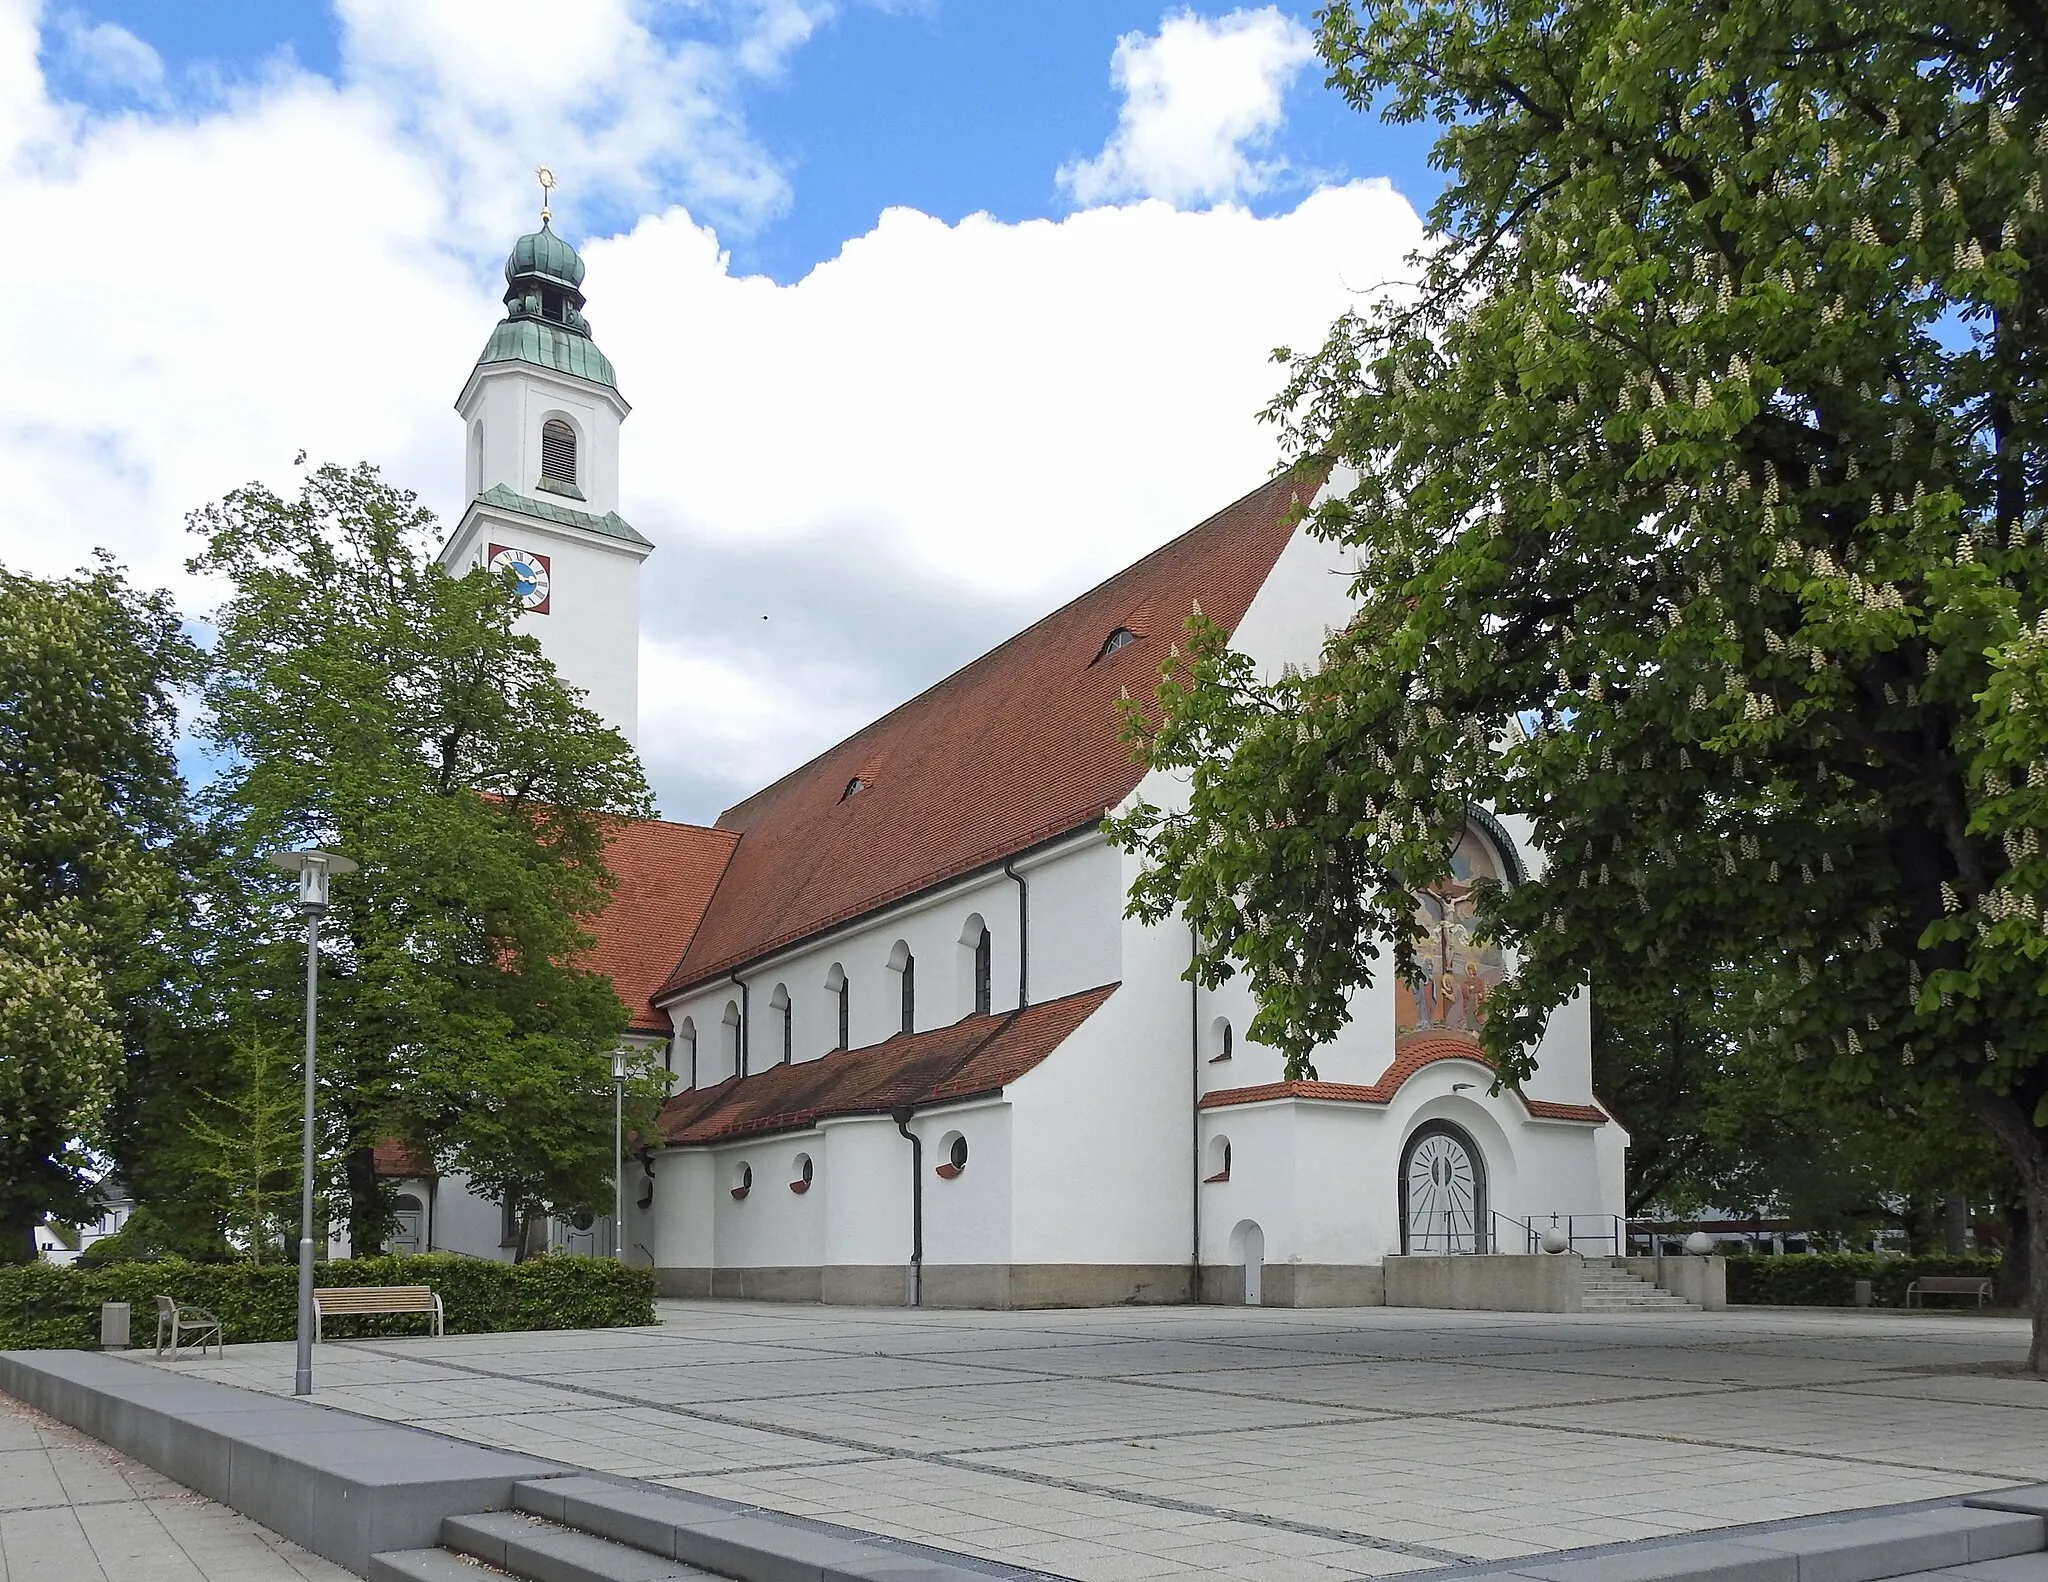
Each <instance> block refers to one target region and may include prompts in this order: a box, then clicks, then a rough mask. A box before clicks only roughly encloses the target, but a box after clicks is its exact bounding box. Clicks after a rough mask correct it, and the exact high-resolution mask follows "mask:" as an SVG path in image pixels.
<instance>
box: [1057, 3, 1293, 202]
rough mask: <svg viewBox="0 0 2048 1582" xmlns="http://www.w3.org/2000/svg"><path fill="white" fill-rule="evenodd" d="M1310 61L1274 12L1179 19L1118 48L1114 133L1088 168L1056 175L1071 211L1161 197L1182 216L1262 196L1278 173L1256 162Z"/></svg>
mask: <svg viewBox="0 0 2048 1582" xmlns="http://www.w3.org/2000/svg"><path fill="white" fill-rule="evenodd" d="M1314 58H1315V39H1314V36H1313V35H1312V34H1311V33H1310V32H1309V31H1308V29H1306V28H1304V27H1303V26H1302V25H1301V24H1300V23H1299V22H1296V21H1295V20H1294V19H1293V18H1292V17H1289V16H1286V15H1283V14H1282V13H1281V12H1280V11H1279V10H1278V9H1277V8H1276V7H1273V6H1262V7H1260V8H1259V9H1258V10H1255V11H1254V10H1241V11H1233V12H1231V13H1230V14H1229V15H1228V16H1223V17H1217V18H1214V19H1211V18H1207V17H1202V16H1198V15H1196V14H1195V13H1194V12H1192V11H1181V12H1177V13H1173V14H1170V15H1168V16H1167V17H1166V18H1165V20H1164V21H1162V22H1161V23H1160V25H1159V32H1158V33H1157V34H1156V35H1151V36H1147V35H1146V34H1143V33H1126V34H1125V35H1124V36H1123V37H1122V38H1121V39H1119V40H1118V41H1117V46H1116V54H1115V56H1114V57H1113V59H1112V60H1111V62H1110V78H1111V80H1112V81H1113V82H1114V83H1115V84H1116V85H1117V87H1119V88H1120V89H1122V90H1123V94H1124V104H1123V110H1122V113H1121V114H1120V115H1119V117H1118V119H1117V127H1116V131H1115V132H1114V133H1113V134H1111V136H1110V139H1109V141H1108V143H1107V144H1106V145H1104V147H1103V150H1102V152H1101V153H1099V154H1097V155H1096V156H1095V157H1094V158H1093V159H1087V160H1082V161H1079V162H1078V163H1075V164H1071V165H1065V166H1062V167H1061V169H1060V172H1059V182H1060V185H1061V187H1063V188H1064V189H1065V190H1066V191H1067V192H1069V193H1071V194H1072V195H1073V197H1074V199H1075V201H1076V202H1078V203H1083V204H1089V203H1101V202H1105V201H1112V200H1116V199H1121V198H1162V199H1164V200H1165V201H1166V202H1168V203H1171V204H1175V205H1177V206H1181V207H1186V206H1189V205H1194V204H1204V203H1219V202H1226V201H1228V200H1231V199H1235V198H1243V197H1247V196H1250V195H1251V194H1253V193H1257V192H1263V191H1264V190H1266V188H1267V187H1268V186H1270V185H1271V184H1272V182H1273V179H1274V178H1275V176H1276V175H1277V174H1278V173H1279V170H1280V167H1279V166H1278V165H1277V164H1276V163H1275V162H1273V161H1270V160H1262V159H1261V158H1260V157H1259V155H1260V154H1261V153H1262V152H1263V151H1264V150H1265V149H1266V148H1267V147H1268V146H1269V145H1270V143H1271V141H1272V138H1273V135H1274V134H1275V133H1276V132H1278V131H1279V130H1280V127H1281V126H1282V124H1283V123H1284V121H1285V119H1286V106H1285V99H1286V94H1287V89H1288V87H1289V86H1290V85H1291V84H1292V83H1293V82H1294V79H1295V78H1296V76H1298V75H1299V74H1300V72H1301V69H1302V67H1304V66H1305V65H1307V64H1308V63H1309V61H1311V60H1312V59H1314Z"/></svg>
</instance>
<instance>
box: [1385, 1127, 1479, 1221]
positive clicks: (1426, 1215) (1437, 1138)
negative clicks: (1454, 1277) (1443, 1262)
mask: <svg viewBox="0 0 2048 1582" xmlns="http://www.w3.org/2000/svg"><path fill="white" fill-rule="evenodd" d="M1400 1189H1401V1250H1402V1251H1403V1252H1408V1253H1427V1252H1434V1253H1461V1252H1484V1251H1486V1225H1487V1212H1486V1162H1485V1160H1484V1159H1483V1158H1482V1156H1481V1155H1480V1152H1479V1147H1478V1145H1477V1144H1476V1143H1474V1142H1473V1141H1472V1139H1471V1137H1470V1136H1469V1135H1468V1134H1467V1133H1466V1132H1465V1131H1463V1130H1462V1129H1461V1128H1459V1127H1456V1126H1453V1125H1451V1124H1450V1122H1448V1121H1430V1122H1427V1123H1426V1124H1424V1125H1422V1126H1418V1127H1417V1128H1416V1129H1415V1134H1414V1135H1413V1136H1412V1137H1410V1138H1409V1139H1408V1146H1407V1148H1405V1149H1404V1150H1403V1151H1402V1154H1401V1180H1400Z"/></svg>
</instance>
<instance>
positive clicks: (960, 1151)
mask: <svg viewBox="0 0 2048 1582" xmlns="http://www.w3.org/2000/svg"><path fill="white" fill-rule="evenodd" d="M939 1154H940V1156H941V1158H942V1159H943V1160H944V1163H942V1164H941V1165H940V1166H939V1168H938V1171H937V1174H938V1177H939V1179H940V1180H942V1181H951V1180H952V1179H954V1177H956V1176H958V1175H959V1174H960V1172H961V1171H963V1170H965V1169H966V1168H967V1139H966V1138H965V1137H962V1136H961V1135H960V1134H959V1133H958V1132H948V1133H946V1135H945V1136H944V1137H941V1138H940V1139H939Z"/></svg>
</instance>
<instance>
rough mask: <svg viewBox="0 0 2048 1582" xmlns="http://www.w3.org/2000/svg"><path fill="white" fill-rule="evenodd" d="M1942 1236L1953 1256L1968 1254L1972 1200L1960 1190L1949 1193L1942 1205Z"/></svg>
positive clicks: (1946, 1249) (1948, 1251)
mask: <svg viewBox="0 0 2048 1582" xmlns="http://www.w3.org/2000/svg"><path fill="white" fill-rule="evenodd" d="M1941 1236H1942V1241H1943V1243H1944V1244H1945V1246H1944V1250H1945V1251H1946V1252H1947V1253H1948V1255H1949V1256H1950V1257H1951V1258H1961V1257H1964V1256H1966V1255H1967V1254H1968V1253H1969V1250H1970V1200H1969V1199H1968V1198H1966V1197H1964V1196H1963V1194H1962V1193H1960V1192H1951V1193H1949V1195H1948V1197H1947V1199H1946V1200H1945V1201H1944V1202H1943V1203H1942V1205H1941Z"/></svg>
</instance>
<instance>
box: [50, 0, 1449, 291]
mask: <svg viewBox="0 0 2048 1582" xmlns="http://www.w3.org/2000/svg"><path fill="white" fill-rule="evenodd" d="M1179 9H1183V8H1182V7H1177V6H1167V5H1161V4H1159V3H1156V0H1142V3H1139V0H922V3H911V4H903V5H877V4H866V3H854V4H851V5H848V6H846V7H844V8H840V9H837V10H835V11H834V12H833V13H832V14H831V15H830V16H829V18H827V19H826V20H824V21H823V22H822V24H821V25H820V26H819V27H818V28H817V31H816V32H815V33H814V34H813V35H812V36H811V37H810V38H809V39H808V40H807V41H806V42H805V43H804V44H803V46H802V47H801V48H800V49H798V50H795V51H793V52H792V53H791V54H790V56H789V58H788V60H787V61H786V63H785V64H784V65H783V66H782V68H781V69H780V71H778V72H777V73H775V74H774V75H772V76H771V77H769V78H767V79H766V80H760V81H755V82H752V83H750V84H748V85H747V86H746V88H745V89H744V90H743V92H742V94H741V99H742V104H743V108H744V112H745V116H746V120H747V123H748V128H749V130H750V132H751V133H752V135H753V136H754V138H755V139H756V140H757V141H758V142H759V143H760V144H761V145H762V146H763V147H764V148H765V149H766V150H767V151H768V153H769V154H770V155H772V156H773V158H774V159H775V160H776V162H777V163H778V164H779V165H780V166H781V167H782V168H783V170H784V171H785V173H786V175H787V177H788V180H789V183H790V187H791V189H792V190H791V194H790V198H789V201H788V203H787V205H786V206H785V207H784V208H783V209H782V210H781V212H779V213H777V214H775V215H774V216H773V217H771V218H768V219H766V220H765V221H764V222H762V223H760V224H759V225H757V226H751V225H750V226H730V227H728V228H726V229H725V230H724V231H723V232H722V235H721V239H722V240H723V241H724V242H725V243H726V245H727V246H729V247H730V248H731V250H732V255H733V265H734V268H735V269H736V270H739V271H742V272H747V273H761V274H767V275H770V276H772V277H773V278H775V279H776V280H778V281H782V282H788V281H791V280H794V279H797V278H799V277H801V276H802V275H803V274H805V273H806V272H807V271H808V270H810V269H811V268H812V267H813V266H814V265H816V264H818V263H820V262H823V261H824V260H826V259H829V258H831V257H832V256H833V255H834V254H836V253H837V252H838V251H839V249H840V247H841V245H842V244H843V243H844V242H846V241H847V240H848V239H849V238H852V237H856V236H859V235H861V234H863V233H864V232H866V231H867V230H868V229H869V228H870V227H872V226H873V224H874V223H875V220H876V217H877V216H878V215H879V214H880V213H881V211H882V210H883V209H884V208H887V207H890V206H892V205H907V206H909V207H911V208H915V209H918V210H920V211H922V212H923V213H926V214H930V215H933V216H935V217H937V218H940V219H944V220H949V221H957V220H960V219H963V218H965V217H966V216H967V215H969V214H973V213H976V212H979V211H986V212H988V213H990V214H993V215H994V216H995V217H997V218H998V219H1003V220H1011V221H1015V220H1023V219H1027V218H1032V217H1038V216H1049V215H1058V214H1061V213H1064V212H1066V211H1067V210H1068V209H1070V208H1071V207H1072V203H1071V200H1070V199H1069V198H1068V197H1067V196H1066V195H1063V194H1062V193H1061V191H1060V190H1059V188H1058V186H1057V184H1056V182H1055V180H1054V175H1053V173H1054V172H1055V171H1057V170H1058V169H1059V167H1060V166H1061V165H1063V164H1065V163H1068V162H1070V161H1073V160H1076V159H1081V158H1085V157H1087V156H1088V155H1089V154H1091V153H1093V152H1094V151H1095V150H1096V149H1099V148H1100V147H1101V146H1102V144H1103V142H1104V140H1105V139H1106V138H1107V137H1108V135H1109V134H1110V133H1111V131H1112V130H1113V129H1114V127H1115V125H1116V121H1117V113H1118V109H1119V105H1120V102H1121V96H1120V94H1119V93H1118V91H1117V90H1116V88H1115V87H1114V86H1113V85H1112V83H1111V80H1110V73H1109V61H1110V57H1111V53H1112V51H1113V50H1114V48H1115V46H1116V42H1117V40H1118V39H1119V38H1120V37H1121V36H1123V35H1125V34H1128V33H1144V32H1147V31H1150V30H1155V29H1157V28H1158V26H1159V24H1160V21H1161V18H1162V17H1163V16H1165V15H1167V14H1168V13H1169V12H1172V11H1175V10H1179ZM1220 9H1221V8H1211V10H1212V11H1214V10H1220ZM1279 9H1280V10H1281V11H1282V12H1284V13H1286V14H1288V15H1291V16H1293V17H1295V18H1296V19H1297V20H1299V21H1300V22H1301V23H1302V24H1303V25H1304V26H1313V18H1312V16H1311V8H1310V7H1308V6H1303V5H1282V6H1280V7H1279ZM66 10H67V12H68V14H70V15H72V16H75V17H77V18H79V19H81V20H82V21H83V22H85V23H87V24H91V23H100V22H108V23H113V24H115V25H117V26H119V27H122V28H125V29H127V30H128V31H129V32H131V33H133V34H134V35H135V36H136V37H138V38H140V39H141V40H143V41H144V42H145V43H147V44H149V45H150V46H151V47H153V48H154V49H155V50H156V51H157V53H158V54H159V55H160V56H161V57H162V59H163V63H164V66H165V69H166V81H167V83H168V84H169V86H170V89H171V91H172V92H173V93H174V94H177V95H181V96H185V97H190V96H193V95H204V94H208V93H211V92H213V91H215V90H216V89H217V87H218V85H219V84H220V83H222V82H225V83H228V84H233V83H238V82H245V81H248V80H251V79H254V78H257V77H260V76H261V74H262V73H263V72H264V71H266V70H267V69H269V68H270V67H271V66H272V65H273V64H274V63H275V62H276V60H277V59H278V58H279V57H280V56H281V55H283V56H288V58H289V59H291V60H292V61H294V62H295V63H296V64H298V65H299V66H301V67H303V68H305V69H307V70H309V71H313V72H317V73H320V74H321V75H323V76H329V77H338V76H339V75H340V74H341V72H342V69H343V63H342V58H341V28H340V24H339V22H338V21H337V18H336V15H335V12H334V10H333V8H332V7H330V6H328V5H325V4H315V3H310V0H87V3H83V4H76V5H72V6H69V7H67V8H66ZM683 20H685V19H684V18H683V17H680V16H678V15H674V14H668V15H657V17H656V19H655V21H654V31H656V32H657V33H659V34H661V35H662V36H664V37H667V38H671V39H681V38H685V37H688V36H690V30H689V29H686V28H683V27H681V26H680V25H679V24H680V22H682V21H683ZM712 36H715V34H714V35H712ZM45 65H46V69H48V70H49V72H50V75H51V79H52V81H53V84H60V85H61V86H62V87H63V88H64V89H65V91H66V92H67V93H68V94H69V95H71V96H73V97H75V98H77V99H78V100H80V101H81V102H84V103H88V104H95V105H98V106H100V107H103V108H117V107H119V106H120V105H121V104H122V103H123V102H124V100H125V99H126V98H127V97H128V96H126V95H124V94H122V93H121V92H119V91H110V90H109V88H108V87H107V85H106V84H105V83H104V81H100V80H95V78H94V76H93V75H92V74H90V73H88V72H84V71H81V70H79V69H77V66H76V63H75V62H72V61H69V60H67V56H66V52H65V51H64V50H62V49H61V48H59V49H52V50H49V51H47V52H46V59H45ZM1429 143H1430V136H1429V133H1428V131H1427V130H1426V129H1423V128H1407V127H1388V126H1386V125H1384V124H1382V123H1380V122H1379V120H1378V119H1377V117H1373V116H1363V115H1360V114H1359V113H1358V112H1356V111H1354V110H1352V109H1351V108H1350V107H1349V106H1348V105H1346V104H1345V103H1344V102H1343V101H1342V100H1341V99H1339V98H1338V97H1337V95H1336V94H1334V93H1333V92H1331V91H1330V90H1328V89H1327V88H1325V87H1324V86H1323V82H1322V71H1321V67H1320V65H1319V64H1317V65H1315V66H1312V67H1310V69H1308V70H1306V71H1304V72H1302V73H1301V74H1300V76H1299V77H1298V78H1297V80H1296V81H1295V82H1294V83H1293V85H1292V86H1291V88H1290V89H1289V91H1288V95H1287V121H1286V126H1285V128H1284V131H1283V132H1282V133H1281V135H1280V136H1279V137H1278V138H1277V139H1276V140H1275V142H1274V144H1273V147H1272V150H1271V152H1272V153H1273V154H1276V155H1278V156H1279V157H1280V158H1282V159H1284V161H1285V162H1286V163H1287V165H1288V166H1289V167H1291V169H1290V174H1289V175H1288V177H1287V178H1286V179H1283V180H1281V181H1279V182H1277V183H1276V184H1274V185H1273V186H1272V187H1270V188H1268V189H1266V190H1264V191H1261V192H1257V193H1248V194H1244V195H1243V196H1242V199H1241V201H1243V202H1244V203H1245V204H1246V205H1247V206H1248V207H1250V208H1251V209H1252V210H1253V211H1254V212H1258V213H1267V214H1270V213H1274V212H1278V211H1279V210H1281V209H1283V208H1286V207H1291V206H1292V205H1293V203H1295V202H1296V201H1298V200H1299V199H1300V197H1301V196H1302V195H1303V193H1304V192H1306V191H1307V190H1309V189H1310V188H1311V187H1312V186H1314V185H1316V184H1319V183H1322V182H1327V181H1331V180H1341V179H1344V178H1347V177H1356V176H1387V177H1390V178H1392V180H1393V182H1394V185H1395V186H1396V187H1397V188H1398V189H1399V190H1400V191H1401V192H1402V193H1404V194H1405V195H1406V196H1408V198H1409V199H1410V201H1411V202H1413V203H1414V204H1415V206H1416V207H1417V208H1418V209H1426V208H1427V207H1428V205H1429V203H1430V202H1431V201H1432V200H1433V199H1434V197H1435V195H1436V193H1437V191H1438V190H1439V187H1440V185H1441V182H1440V179H1439V177H1438V176H1437V173H1436V172H1434V171H1432V170H1431V169H1430V168H1429V166H1428V162H1427V155H1428V149H1429ZM564 174H565V175H569V174H571V173H569V172H565V173H564ZM671 196H675V197H684V196H686V195H685V194H682V193H674V194H671ZM581 217H582V218H583V219H584V221H585V223H586V224H588V225H590V226H591V227H592V228H608V227H611V226H623V225H625V224H628V223H630V220H631V218H632V215H631V213H630V212H628V211H627V210H626V209H625V208H622V207H621V206H620V205H617V204H604V203H601V204H598V205H594V206H590V207H588V208H586V209H585V210H584V211H583V212H582V215H581Z"/></svg>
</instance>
